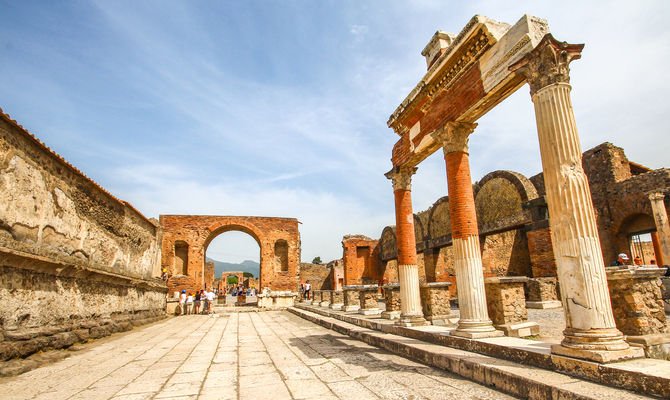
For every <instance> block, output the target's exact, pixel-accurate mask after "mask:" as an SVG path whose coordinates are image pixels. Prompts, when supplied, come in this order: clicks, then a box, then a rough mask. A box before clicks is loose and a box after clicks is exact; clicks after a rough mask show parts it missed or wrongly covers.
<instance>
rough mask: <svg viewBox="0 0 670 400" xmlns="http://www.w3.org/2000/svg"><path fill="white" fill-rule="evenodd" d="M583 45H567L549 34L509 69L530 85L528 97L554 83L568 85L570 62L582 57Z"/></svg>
mask: <svg viewBox="0 0 670 400" xmlns="http://www.w3.org/2000/svg"><path fill="white" fill-rule="evenodd" d="M583 48H584V44H568V43H567V42H559V41H558V40H556V39H554V37H553V36H552V35H551V33H547V34H546V35H544V38H542V40H541V41H540V43H539V44H538V45H537V47H535V48H534V49H533V50H532V51H531V52H530V53H528V54H526V55H525V56H524V57H523V58H522V59H521V60H519V61H517V62H516V63H515V64H513V65H511V66H510V67H509V70H510V71H512V72H516V73H519V74H521V75H523V76H524V77H525V78H526V80H527V81H528V83H529V84H530V95H531V96H532V95H534V94H535V93H537V91H539V90H540V89H542V88H544V87H546V86H549V85H552V84H554V83H570V66H569V65H570V62H571V61H572V60H577V59H579V58H581V56H582V49H583Z"/></svg>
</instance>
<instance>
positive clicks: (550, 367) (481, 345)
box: [289, 306, 670, 400]
mask: <svg viewBox="0 0 670 400" xmlns="http://www.w3.org/2000/svg"><path fill="white" fill-rule="evenodd" d="M289 311H291V312H293V313H294V314H297V315H300V316H301V317H303V318H305V319H308V320H310V321H312V322H315V323H318V324H320V325H322V326H325V327H327V328H330V329H333V330H335V331H338V332H340V333H346V334H348V335H350V336H352V337H355V338H357V339H360V340H363V341H365V342H367V343H370V344H374V345H376V346H379V347H382V348H385V349H387V350H391V351H394V352H397V353H400V354H403V355H409V356H410V357H412V358H414V359H416V360H419V361H421V362H425V363H428V364H429V365H434V366H438V367H440V368H444V369H447V370H448V371H451V372H454V373H458V374H461V375H462V376H465V377H467V378H468V379H473V380H475V381H476V382H482V383H484V382H485V383H486V384H488V385H494V384H495V385H496V387H498V388H504V389H503V390H504V391H505V392H507V393H510V394H512V395H515V396H520V397H524V398H526V397H531V398H547V399H551V398H557V396H555V395H554V394H556V393H561V392H562V391H564V390H565V391H566V394H561V395H560V396H558V398H594V399H599V400H602V399H605V398H613V399H614V398H617V399H618V398H628V397H626V396H627V395H626V396H623V397H617V396H612V397H608V396H607V395H606V393H608V390H615V389H610V388H608V387H607V386H604V385H609V386H615V387H617V388H619V389H626V390H631V391H634V392H636V393H641V394H646V395H655V396H662V397H666V398H668V397H670V362H669V361H663V360H656V359H638V360H630V361H622V362H618V363H612V364H599V363H596V362H592V361H586V360H580V359H576V358H570V357H565V356H560V355H556V354H551V343H545V342H539V341H534V340H527V339H519V338H511V337H499V338H487V339H464V338H459V337H454V336H451V335H449V332H450V331H451V330H452V329H453V328H448V327H442V326H424V327H413V328H406V327H400V326H397V325H395V324H393V322H392V321H389V320H386V319H382V318H379V317H378V318H371V317H365V316H362V315H359V314H355V313H346V312H335V311H331V310H324V309H320V308H318V307H312V306H298V307H293V308H290V309H289ZM497 379H500V380H501V381H500V382H497V383H496V382H494V381H493V380H497ZM587 380H588V381H592V382H595V383H592V382H587ZM577 382H580V384H579V385H577ZM498 384H500V385H502V386H498ZM580 385H582V386H584V387H591V386H589V385H595V386H593V387H591V388H592V390H593V392H589V394H588V395H587V394H581V395H577V394H578V393H580V392H579V391H577V392H571V390H573V388H575V387H577V386H580ZM597 387H600V388H602V389H597ZM599 390H602V392H599ZM528 391H530V392H528ZM599 393H600V394H599ZM582 395H583V396H584V397H579V396H582ZM562 396H567V397H562Z"/></svg>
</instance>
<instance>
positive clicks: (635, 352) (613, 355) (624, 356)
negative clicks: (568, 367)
mask: <svg viewBox="0 0 670 400" xmlns="http://www.w3.org/2000/svg"><path fill="white" fill-rule="evenodd" d="M551 354H557V355H560V356H566V357H572V358H581V359H583V360H590V361H595V362H597V363H602V364H606V363H611V362H615V361H623V360H630V359H634V358H644V349H643V348H642V347H629V348H627V349H625V350H583V349H575V348H571V347H565V346H563V345H560V344H554V345H552V346H551Z"/></svg>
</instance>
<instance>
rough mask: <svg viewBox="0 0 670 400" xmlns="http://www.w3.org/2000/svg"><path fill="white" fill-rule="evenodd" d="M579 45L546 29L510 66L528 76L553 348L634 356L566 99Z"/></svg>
mask: <svg viewBox="0 0 670 400" xmlns="http://www.w3.org/2000/svg"><path fill="white" fill-rule="evenodd" d="M583 47H584V45H571V44H567V43H565V42H563V43H561V42H558V41H557V40H556V39H554V38H553V36H551V34H547V35H546V36H545V37H544V38H543V39H542V41H541V42H540V43H539V44H538V46H537V47H536V48H535V49H534V50H533V51H531V52H530V53H529V54H527V55H526V56H525V57H524V58H523V59H521V60H520V61H519V62H518V63H516V64H515V65H513V66H512V67H511V68H510V69H511V70H512V71H517V73H520V74H522V75H523V76H525V77H526V79H527V80H528V82H529V84H530V88H531V97H532V100H533V103H534V106H535V118H536V121H537V132H538V137H539V142H540V153H541V158H542V169H543V172H544V182H545V187H546V192H547V193H546V197H547V205H548V208H549V223H550V227H551V233H552V244H553V248H554V256H555V258H556V267H557V271H558V279H559V282H560V287H561V297H562V301H563V307H564V311H565V320H566V329H565V331H563V335H564V339H563V341H562V342H561V344H560V345H554V346H552V352H553V353H557V354H563V355H568V356H571V357H577V358H587V359H591V360H595V361H599V362H609V361H614V360H619V359H622V358H632V357H637V356H639V355H640V352H639V351H636V350H635V349H629V346H628V344H627V343H626V342H625V341H624V338H623V335H622V334H621V332H620V331H619V330H618V329H617V328H616V325H615V322H614V317H613V315H612V306H611V303H610V296H609V291H608V288H607V277H606V275H605V264H604V263H603V256H602V251H601V248H600V240H599V237H598V227H597V225H596V217H595V212H594V210H593V201H592V200H591V192H590V189H589V183H588V180H587V177H586V174H585V173H584V170H583V168H582V150H581V146H580V144H579V137H578V134H577V124H576V122H575V116H574V113H573V110H572V104H571V101H570V90H571V86H570V84H569V81H570V76H569V71H570V70H569V66H568V65H569V63H570V61H572V60H574V59H578V58H579V57H580V56H581V50H582V48H583Z"/></svg>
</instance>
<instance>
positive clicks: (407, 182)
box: [384, 167, 418, 192]
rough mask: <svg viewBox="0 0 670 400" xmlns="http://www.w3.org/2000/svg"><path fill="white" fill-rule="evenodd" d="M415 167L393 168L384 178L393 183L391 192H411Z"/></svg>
mask: <svg viewBox="0 0 670 400" xmlns="http://www.w3.org/2000/svg"><path fill="white" fill-rule="evenodd" d="M417 169H418V168H416V167H394V168H393V169H392V170H390V171H389V172H387V173H385V174H384V176H385V177H387V178H388V179H391V181H393V191H394V192H395V191H396V190H412V175H414V174H415V173H416V171H417Z"/></svg>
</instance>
